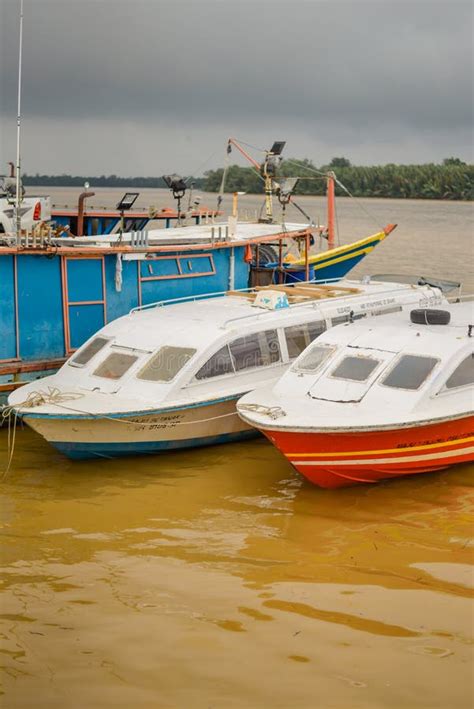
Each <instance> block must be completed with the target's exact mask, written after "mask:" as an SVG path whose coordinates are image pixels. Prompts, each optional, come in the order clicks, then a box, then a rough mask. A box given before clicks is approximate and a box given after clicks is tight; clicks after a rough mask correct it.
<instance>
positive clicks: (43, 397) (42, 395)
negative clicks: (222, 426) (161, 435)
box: [3, 387, 237, 427]
mask: <svg viewBox="0 0 474 709" xmlns="http://www.w3.org/2000/svg"><path fill="white" fill-rule="evenodd" d="M83 397H84V394H82V393H80V392H62V391H60V389H58V388H57V387H49V388H48V391H47V392H45V391H41V390H38V391H32V392H30V393H29V394H28V397H27V398H26V399H25V401H23V402H20V403H18V404H12V405H11V406H6V407H5V408H4V410H3V418H4V419H7V418H8V417H9V416H10V415H12V414H13V415H14V416H16V417H17V416H20V417H21V415H22V413H23V412H22V411H21V409H33V408H35V407H37V406H43V405H44V404H53V405H54V406H56V407H57V408H59V409H64V410H65V411H72V412H73V413H76V414H81V415H82V416H84V415H86V416H91V417H93V418H94V419H98V420H107V421H114V422H115V423H125V424H131V425H132V426H146V427H149V426H150V427H151V426H156V424H157V423H159V420H157V421H154V422H153V423H147V422H146V421H143V422H142V421H132V419H127V418H117V417H115V416H107V415H106V414H95V413H93V412H92V411H86V410H84V409H75V408H73V407H72V406H65V405H64V404H63V403H62V402H65V401H74V400H77V399H82V398H83ZM211 405H212V404H211ZM149 415H150V413H149V412H147V410H146V409H145V410H144V411H143V412H140V413H138V414H137V416H149ZM151 415H155V416H162V415H165V416H166V415H173V411H163V412H156V413H154V414H151ZM228 416H237V411H230V412H229V413H227V414H219V415H218V416H210V417H208V418H204V419H193V420H191V421H176V422H173V425H174V426H189V425H192V424H198V423H207V422H208V421H216V420H217V419H222V418H227V417H228Z"/></svg>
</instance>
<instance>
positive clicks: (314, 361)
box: [291, 345, 336, 373]
mask: <svg viewBox="0 0 474 709" xmlns="http://www.w3.org/2000/svg"><path fill="white" fill-rule="evenodd" d="M335 349H336V348H335V347H334V346H331V345H329V346H326V345H316V346H314V347H310V348H308V349H307V350H306V352H305V353H304V354H303V355H302V356H301V357H299V358H298V359H297V360H296V362H295V363H294V365H293V366H292V368H291V369H292V371H293V372H311V373H312V372H315V371H316V370H317V369H319V367H321V365H322V364H323V363H324V362H325V361H326V360H327V359H328V357H329V356H330V355H331V354H332V353H333V352H334V351H335Z"/></svg>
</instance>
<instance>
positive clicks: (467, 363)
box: [446, 352, 474, 389]
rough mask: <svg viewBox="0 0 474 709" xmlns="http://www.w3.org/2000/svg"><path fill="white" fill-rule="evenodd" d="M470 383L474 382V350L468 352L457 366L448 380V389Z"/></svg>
mask: <svg viewBox="0 0 474 709" xmlns="http://www.w3.org/2000/svg"><path fill="white" fill-rule="evenodd" d="M468 384H474V352H471V353H470V354H468V356H467V357H466V358H465V359H463V361H462V362H461V364H459V365H458V366H457V367H456V369H455V370H454V372H453V373H452V374H451V376H450V377H449V378H448V380H447V382H446V389H457V387H464V386H467V385H468Z"/></svg>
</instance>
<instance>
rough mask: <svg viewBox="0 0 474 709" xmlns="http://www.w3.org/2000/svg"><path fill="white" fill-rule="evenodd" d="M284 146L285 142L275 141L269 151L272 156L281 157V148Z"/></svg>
mask: <svg viewBox="0 0 474 709" xmlns="http://www.w3.org/2000/svg"><path fill="white" fill-rule="evenodd" d="M285 145H286V140H276V141H275V142H274V143H273V145H272V147H271V149H270V150H269V152H270V153H272V155H281V153H282V151H283V148H284V147H285Z"/></svg>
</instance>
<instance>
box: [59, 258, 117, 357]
mask: <svg viewBox="0 0 474 709" xmlns="http://www.w3.org/2000/svg"><path fill="white" fill-rule="evenodd" d="M91 258H94V259H95V260H96V261H100V262H101V268H102V296H103V298H102V300H77V301H70V300H69V289H68V271H67V262H68V261H86V260H87V259H91ZM61 264H62V269H61V273H62V285H63V318H64V346H65V352H66V354H67V355H71V354H72V353H73V352H75V351H76V349H77V348H72V347H71V321H70V318H69V308H70V307H72V306H78V305H102V306H103V315H104V325H105V324H106V323H107V291H106V288H105V259H104V256H99V255H97V254H96V255H94V256H91V255H89V254H88V255H87V256H84V257H81V256H78V257H76V258H71V257H68V256H63V257H62V258H61Z"/></svg>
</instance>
